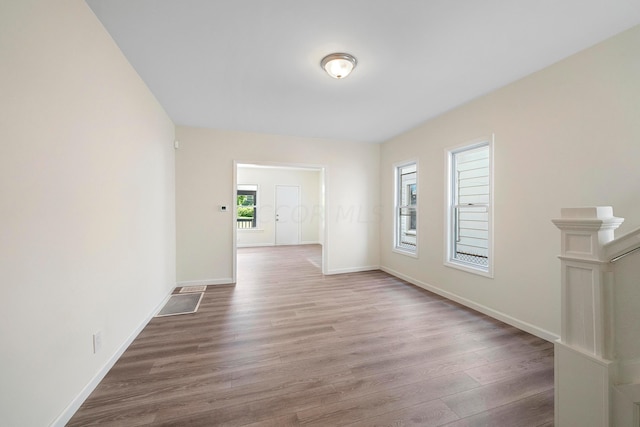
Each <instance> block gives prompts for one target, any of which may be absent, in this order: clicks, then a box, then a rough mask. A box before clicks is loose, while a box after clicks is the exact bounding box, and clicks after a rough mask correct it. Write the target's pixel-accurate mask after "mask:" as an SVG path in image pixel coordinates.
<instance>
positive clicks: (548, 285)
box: [381, 27, 640, 336]
mask: <svg viewBox="0 0 640 427" xmlns="http://www.w3.org/2000/svg"><path fill="white" fill-rule="evenodd" d="M638 52H640V27H637V28H635V29H632V30H630V31H628V32H625V33H623V34H621V35H619V36H617V37H615V38H613V39H610V40H608V41H606V42H604V43H602V44H600V45H597V46H595V47H593V48H591V49H588V50H586V51H583V52H581V53H578V54H576V55H575V56H573V57H571V58H568V59H566V60H564V61H562V62H560V63H558V64H556V65H554V66H552V67H549V68H547V69H544V70H542V71H540V72H538V73H535V74H533V75H531V76H529V77H527V78H524V79H522V80H520V81H518V82H516V83H513V84H511V85H509V86H507V87H505V88H503V89H500V90H497V91H495V92H493V93H491V94H489V95H487V96H484V97H482V98H480V99H477V100H476V101H474V102H471V103H469V104H467V105H465V106H462V107H460V108H457V109H455V110H453V111H451V112H449V113H447V114H444V115H442V116H440V117H437V118H435V119H433V120H430V121H428V122H426V123H424V124H423V125H422V126H420V127H418V128H416V129H414V130H412V131H411V132H408V133H406V134H404V135H401V136H399V137H397V138H395V139H393V140H392V141H389V142H387V143H385V144H383V146H382V151H381V159H382V160H381V167H382V168H381V183H382V190H381V200H382V201H383V202H385V207H384V212H385V219H384V221H383V222H382V231H381V263H382V265H383V266H384V267H385V268H387V269H389V270H392V271H395V272H399V273H401V274H403V275H405V276H406V277H408V278H411V279H413V280H414V281H415V282H420V283H422V284H428V285H431V286H433V287H434V288H437V289H438V290H439V291H440V292H443V293H445V294H448V295H449V296H453V297H457V298H459V299H462V300H467V302H470V303H471V304H472V305H474V306H476V307H478V308H481V309H484V310H485V311H489V312H492V313H493V314H494V315H498V316H500V317H502V318H504V319H505V320H508V321H511V322H512V323H516V324H518V325H519V326H521V327H525V328H526V329H529V330H532V331H534V332H536V333H539V334H540V335H543V336H553V335H554V334H558V333H559V330H560V313H559V307H560V269H559V262H558V260H557V259H556V256H557V255H558V254H559V250H560V247H559V236H560V234H559V231H558V230H557V229H556V228H555V227H554V226H553V224H552V223H551V222H550V220H551V218H555V217H558V216H559V215H560V208H562V207H571V206H594V205H611V206H613V207H614V213H615V214H616V215H617V216H622V217H626V218H627V220H626V222H625V223H624V225H623V226H622V227H621V228H620V230H619V231H620V232H621V233H624V232H626V231H628V230H630V229H632V228H634V227H638V226H640V203H638V195H639V194H640V167H638V159H640V120H639V119H638V118H639V117H640V101H639V100H640V79H639V78H638V76H640V54H639V53H638ZM470 72H472V68H470ZM492 133H493V134H495V147H494V160H495V162H494V166H495V206H494V215H495V216H494V218H495V223H494V228H495V246H494V248H495V265H494V267H495V278H494V279H488V278H484V277H480V276H476V275H473V274H469V273H465V272H462V271H458V270H455V269H451V268H447V267H445V266H444V265H443V257H444V235H445V231H444V226H445V218H444V214H445V210H444V203H445V202H444V201H445V160H444V158H445V157H444V152H445V149H447V148H449V147H453V146H456V145H459V144H463V143H465V142H467V141H470V140H473V139H475V138H478V137H483V136H485V135H491V134H492ZM413 158H418V159H419V161H420V175H419V176H420V178H419V179H420V183H419V184H420V187H419V188H420V190H419V192H420V202H419V203H420V205H419V206H420V213H419V224H420V225H419V227H420V228H419V233H420V238H419V245H420V249H419V251H420V256H419V258H418V259H413V258H409V257H406V256H402V255H400V254H397V253H393V252H392V251H391V247H392V244H393V239H392V227H393V226H392V214H393V208H392V205H391V204H390V202H391V201H392V200H393V175H392V164H393V163H394V162H398V161H402V160H405V159H413Z"/></svg>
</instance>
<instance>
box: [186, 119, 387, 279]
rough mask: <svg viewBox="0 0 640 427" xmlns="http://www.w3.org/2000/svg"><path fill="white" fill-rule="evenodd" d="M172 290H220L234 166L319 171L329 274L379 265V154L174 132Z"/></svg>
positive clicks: (241, 135)
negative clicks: (188, 285)
mask: <svg viewBox="0 0 640 427" xmlns="http://www.w3.org/2000/svg"><path fill="white" fill-rule="evenodd" d="M176 134H177V136H176V137H177V139H178V140H179V141H180V149H179V150H178V151H177V153H176V215H177V222H176V224H177V252H178V257H177V262H178V267H177V269H178V282H194V283H195V282H202V283H228V282H230V281H231V280H232V275H233V250H232V248H233V227H234V224H233V215H232V212H231V211H228V212H220V211H219V206H220V205H227V206H233V205H234V203H235V197H234V187H233V173H234V171H233V169H234V161H238V162H240V163H257V164H260V163H265V162H267V163H268V162H271V163H278V164H286V165H304V166H318V167H324V168H325V183H326V193H325V197H326V212H327V213H326V221H325V223H326V226H327V241H326V245H328V253H329V257H328V259H325V260H324V262H325V267H326V268H327V271H328V272H329V273H338V272H343V271H354V270H361V269H370V268H377V266H378V265H379V246H378V243H379V234H378V232H379V221H378V214H379V211H378V201H379V190H378V188H379V187H378V182H379V181H378V180H379V174H378V168H379V161H380V158H379V150H380V146H379V145H375V144H362V143H351V142H344V141H330V140H319V139H313V138H296V137H285V136H276V135H264V134H254V133H245V132H228V131H219V130H211V129H200V128H191V127H181V126H179V127H177V129H176Z"/></svg>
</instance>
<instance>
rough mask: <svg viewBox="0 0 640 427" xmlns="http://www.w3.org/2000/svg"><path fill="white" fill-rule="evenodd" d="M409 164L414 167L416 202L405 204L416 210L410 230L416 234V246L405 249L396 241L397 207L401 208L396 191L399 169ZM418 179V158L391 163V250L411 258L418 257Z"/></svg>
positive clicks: (398, 224) (397, 226)
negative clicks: (413, 225)
mask: <svg viewBox="0 0 640 427" xmlns="http://www.w3.org/2000/svg"><path fill="white" fill-rule="evenodd" d="M410 165H415V167H416V172H415V173H416V204H415V205H406V206H412V207H414V208H415V211H416V228H415V229H412V230H411V231H412V232H413V233H411V234H413V235H415V236H416V246H415V250H410V249H406V248H403V247H400V246H399V241H398V237H399V230H400V222H399V220H400V217H399V215H398V212H399V209H400V208H401V205H400V193H399V191H398V189H399V188H400V187H399V185H400V174H399V172H400V169H401V168H403V167H405V166H410ZM419 181H420V165H419V162H418V159H412V160H406V161H403V162H398V163H394V164H393V247H392V251H393V252H395V253H398V254H402V255H406V256H409V257H412V258H418V246H419V245H418V238H419V232H418V230H419V228H420V221H419V220H418V212H419V206H420V196H419V195H420V185H419Z"/></svg>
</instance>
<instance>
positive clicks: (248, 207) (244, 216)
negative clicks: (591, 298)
mask: <svg viewBox="0 0 640 427" xmlns="http://www.w3.org/2000/svg"><path fill="white" fill-rule="evenodd" d="M257 193H258V186H257V185H239V186H238V190H237V194H236V203H237V208H236V209H237V227H238V228H242V229H244V228H256V224H257V221H256V220H257V206H256V205H257V198H258V197H257Z"/></svg>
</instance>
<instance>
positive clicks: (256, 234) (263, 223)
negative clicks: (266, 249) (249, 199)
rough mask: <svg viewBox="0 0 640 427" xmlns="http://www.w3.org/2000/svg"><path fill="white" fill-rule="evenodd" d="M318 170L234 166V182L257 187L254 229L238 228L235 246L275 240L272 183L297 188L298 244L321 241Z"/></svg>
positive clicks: (321, 208)
mask: <svg viewBox="0 0 640 427" xmlns="http://www.w3.org/2000/svg"><path fill="white" fill-rule="evenodd" d="M321 175H322V174H321V171H319V170H302V169H280V168H272V167H268V168H265V167H258V168H256V167H241V166H238V178H237V180H238V181H237V182H238V185H241V184H247V185H257V186H258V206H257V208H258V216H257V224H256V229H253V230H243V229H238V232H237V233H238V234H237V239H238V247H242V246H270V245H274V244H275V243H276V233H275V226H276V222H275V219H276V218H275V213H276V186H278V185H291V186H296V187H298V188H299V189H300V208H299V209H296V210H295V212H296V213H297V215H298V217H297V223H298V225H299V230H300V244H309V243H321V241H322V240H321V237H322V230H321V225H322V217H323V216H324V206H323V203H322V201H321V191H320V189H321V184H322V183H321Z"/></svg>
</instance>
